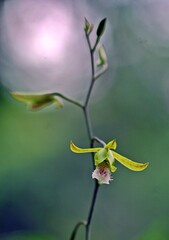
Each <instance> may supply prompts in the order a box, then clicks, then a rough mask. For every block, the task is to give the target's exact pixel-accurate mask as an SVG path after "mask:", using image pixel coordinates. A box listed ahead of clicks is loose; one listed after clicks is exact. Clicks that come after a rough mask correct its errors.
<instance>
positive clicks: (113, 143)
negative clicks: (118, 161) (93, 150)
mask: <svg viewBox="0 0 169 240" xmlns="http://www.w3.org/2000/svg"><path fill="white" fill-rule="evenodd" d="M104 148H106V149H113V150H115V149H116V148H117V143H116V139H113V140H112V141H110V142H108V143H107V144H106V146H105V147H104Z"/></svg>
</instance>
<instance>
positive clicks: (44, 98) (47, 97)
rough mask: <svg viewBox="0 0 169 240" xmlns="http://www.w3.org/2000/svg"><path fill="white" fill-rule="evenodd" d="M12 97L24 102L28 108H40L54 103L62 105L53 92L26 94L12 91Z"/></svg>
mask: <svg viewBox="0 0 169 240" xmlns="http://www.w3.org/2000/svg"><path fill="white" fill-rule="evenodd" d="M11 95H12V97H14V98H15V99H16V100H18V101H20V102H23V103H25V104H26V105H27V106H28V108H29V109H30V110H40V109H42V108H44V107H46V106H48V105H51V104H53V103H55V104H56V105H57V107H59V108H60V107H62V106H63V103H62V102H61V101H60V100H59V99H58V98H57V97H56V96H54V95H53V94H27V93H20V92H12V93H11Z"/></svg>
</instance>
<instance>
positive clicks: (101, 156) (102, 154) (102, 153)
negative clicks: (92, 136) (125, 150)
mask: <svg viewBox="0 0 169 240" xmlns="http://www.w3.org/2000/svg"><path fill="white" fill-rule="evenodd" d="M107 153H108V151H107V149H105V148H101V149H100V150H99V151H98V152H97V153H96V154H95V155H94V160H95V165H96V166H98V165H99V164H100V163H102V162H103V161H104V160H105V159H106V158H107Z"/></svg>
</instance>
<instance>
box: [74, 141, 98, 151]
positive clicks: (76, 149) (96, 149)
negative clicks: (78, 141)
mask: <svg viewBox="0 0 169 240" xmlns="http://www.w3.org/2000/svg"><path fill="white" fill-rule="evenodd" d="M70 149H71V151H72V152H74V153H89V152H98V151H99V150H100V149H101V148H79V147H77V146H76V145H75V144H74V143H73V142H71V143H70Z"/></svg>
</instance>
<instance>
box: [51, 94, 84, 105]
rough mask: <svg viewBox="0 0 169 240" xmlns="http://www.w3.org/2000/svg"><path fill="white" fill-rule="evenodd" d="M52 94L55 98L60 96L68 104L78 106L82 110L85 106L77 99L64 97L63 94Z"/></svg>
mask: <svg viewBox="0 0 169 240" xmlns="http://www.w3.org/2000/svg"><path fill="white" fill-rule="evenodd" d="M52 94H53V95H54V96H58V97H60V98H63V99H64V100H66V101H67V102H70V103H73V104H74V105H76V106H78V107H80V108H83V105H82V104H81V103H80V102H78V101H76V100H75V99H71V98H68V97H66V96H64V95H63V94H61V93H52Z"/></svg>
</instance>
